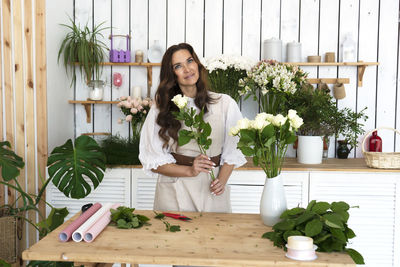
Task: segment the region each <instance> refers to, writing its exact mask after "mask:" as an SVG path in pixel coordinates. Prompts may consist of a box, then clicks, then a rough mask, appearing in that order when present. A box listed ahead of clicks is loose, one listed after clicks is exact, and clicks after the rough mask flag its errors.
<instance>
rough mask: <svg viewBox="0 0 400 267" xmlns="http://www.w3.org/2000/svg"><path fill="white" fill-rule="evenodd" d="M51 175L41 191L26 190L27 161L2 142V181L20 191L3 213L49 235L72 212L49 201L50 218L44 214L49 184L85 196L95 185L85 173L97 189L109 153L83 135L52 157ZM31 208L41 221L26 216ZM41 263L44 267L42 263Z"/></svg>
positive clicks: (58, 148) (75, 196)
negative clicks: (20, 178) (20, 179)
mask: <svg viewBox="0 0 400 267" xmlns="http://www.w3.org/2000/svg"><path fill="white" fill-rule="evenodd" d="M47 165H48V174H49V178H47V179H45V180H44V179H43V178H42V177H41V176H40V178H41V179H42V186H41V187H40V188H39V190H38V194H37V195H35V194H31V193H28V192H26V191H25V190H24V188H23V187H22V186H21V185H20V183H19V182H18V179H17V177H18V176H19V174H20V170H21V169H22V168H23V167H24V162H23V159H22V158H21V157H19V156H18V155H17V154H15V152H14V151H13V150H11V145H10V143H9V142H8V141H4V142H0V167H1V173H2V175H1V176H2V180H0V184H2V185H6V186H8V188H9V189H10V190H15V193H16V194H15V195H17V194H18V198H17V200H19V199H21V201H19V203H17V200H16V201H15V202H14V203H8V204H5V205H3V206H0V211H2V213H3V216H4V215H6V216H12V217H14V218H17V219H19V220H25V221H26V222H28V223H29V224H31V225H32V226H34V227H35V228H36V229H37V230H38V231H39V233H40V237H43V236H45V235H46V234H47V233H49V232H51V231H52V230H54V229H55V228H57V227H58V226H59V225H61V224H62V223H63V222H64V218H65V217H66V216H67V215H68V210H67V209H66V208H62V209H56V208H54V207H52V206H51V205H50V204H49V203H46V204H47V205H49V206H50V207H51V212H50V214H49V216H48V217H47V218H46V217H45V215H44V214H41V212H40V210H39V208H38V205H39V203H40V202H42V201H44V199H42V197H43V195H44V192H45V190H46V187H47V186H48V184H49V183H50V182H53V183H54V184H55V185H56V186H57V187H58V189H59V190H60V191H61V192H63V193H64V194H65V195H66V196H67V197H72V198H83V197H85V196H87V195H88V194H89V193H90V192H91V186H90V185H89V184H88V183H87V182H86V181H85V179H84V176H86V177H88V178H89V179H90V180H91V181H92V183H93V187H94V188H96V187H97V186H98V185H99V183H100V182H101V181H102V179H103V175H104V174H103V172H104V170H105V156H104V153H103V152H102V150H101V148H100V147H99V146H98V145H97V143H96V141H95V140H94V139H93V138H91V137H88V136H80V137H78V138H77V139H76V140H75V144H73V142H72V141H71V140H70V139H69V140H68V141H67V142H66V143H65V144H64V145H62V146H59V147H56V148H55V149H54V150H53V151H52V152H51V154H50V156H49V158H48V163H47ZM27 211H35V212H36V213H37V214H38V216H39V220H40V222H39V223H37V224H36V223H34V222H33V221H31V220H29V219H27V218H25V216H24V215H25V213H26V212H27ZM39 266H42V265H40V264H39Z"/></svg>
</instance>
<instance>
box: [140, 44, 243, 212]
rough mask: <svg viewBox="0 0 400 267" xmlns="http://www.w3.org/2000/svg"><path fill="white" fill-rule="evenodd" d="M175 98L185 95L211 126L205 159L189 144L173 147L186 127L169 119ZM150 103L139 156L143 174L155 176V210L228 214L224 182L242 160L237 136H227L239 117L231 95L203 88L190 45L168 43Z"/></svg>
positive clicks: (205, 84)
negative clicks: (168, 46) (202, 110)
mask: <svg viewBox="0 0 400 267" xmlns="http://www.w3.org/2000/svg"><path fill="white" fill-rule="evenodd" d="M177 94H182V95H185V96H186V97H188V99H189V101H188V107H189V108H190V107H193V108H195V109H196V110H197V111H198V112H199V111H200V110H201V109H202V108H204V111H205V115H204V120H205V121H206V122H208V123H210V125H211V128H212V132H211V136H210V138H211V139H212V144H211V146H210V148H209V150H208V151H207V155H203V154H201V153H200V151H199V148H198V146H197V143H196V141H194V140H191V141H190V142H189V143H188V144H186V145H184V146H178V145H177V140H178V132H179V130H180V129H183V128H185V127H186V126H185V125H184V124H183V123H181V122H180V121H178V120H177V119H175V117H174V116H173V115H172V111H179V109H178V107H176V106H175V104H174V103H173V102H172V101H171V99H172V98H173V97H174V96H175V95H177ZM155 103H156V105H153V106H152V107H151V109H150V111H149V114H148V115H147V118H146V121H145V123H144V125H143V128H142V132H141V135H140V153H139V159H140V161H141V162H142V164H143V169H144V171H145V172H146V174H148V175H150V176H156V177H158V181H157V187H156V194H155V198H154V209H155V210H169V211H200V212H201V211H205V212H230V211H231V205H230V192H229V188H228V186H227V182H228V179H229V176H230V175H231V173H232V170H233V168H234V167H239V166H241V165H243V164H244V163H245V162H246V160H245V158H244V156H243V154H242V153H241V152H240V150H238V149H237V148H236V144H237V142H238V139H237V137H232V136H229V135H228V133H229V129H230V128H231V127H232V126H234V125H236V122H237V121H238V120H239V119H241V118H242V115H241V113H240V110H239V108H238V106H237V103H236V102H235V101H234V100H233V99H232V98H231V97H230V96H228V95H225V94H217V93H213V92H210V91H209V90H208V82H207V71H206V69H205V68H204V66H203V65H202V64H201V63H200V61H199V59H198V57H197V55H196V53H195V52H194V51H193V48H192V46H190V45H189V44H186V43H181V44H178V45H173V46H171V47H170V48H168V49H167V51H166V52H165V54H164V56H163V59H162V62H161V71H160V85H159V86H158V89H157V92H156V95H155ZM211 170H213V172H214V174H215V177H216V179H215V180H214V181H212V179H211V177H210V174H209V173H210V171H211Z"/></svg>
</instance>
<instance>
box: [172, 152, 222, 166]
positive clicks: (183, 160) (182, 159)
mask: <svg viewBox="0 0 400 267" xmlns="http://www.w3.org/2000/svg"><path fill="white" fill-rule="evenodd" d="M171 154H172V156H173V157H174V158H175V160H176V164H179V165H185V166H192V165H193V161H194V159H195V157H189V156H185V155H181V154H176V153H171ZM211 161H212V162H214V163H215V167H218V166H219V163H220V161H221V154H219V155H218V156H214V157H211Z"/></svg>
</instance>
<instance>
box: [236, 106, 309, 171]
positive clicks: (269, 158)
mask: <svg viewBox="0 0 400 267" xmlns="http://www.w3.org/2000/svg"><path fill="white" fill-rule="evenodd" d="M302 124H303V119H302V118H300V117H299V116H298V115H297V112H296V111H295V110H292V109H291V110H289V112H288V115H287V116H283V115H281V114H278V115H276V116H274V115H272V114H268V113H260V114H257V116H256V118H255V119H254V120H249V119H247V118H244V119H241V120H239V121H238V122H237V124H236V126H234V127H232V128H231V129H230V133H229V134H230V135H231V136H239V138H240V140H239V142H238V144H237V147H238V148H239V149H240V150H241V151H242V153H243V154H244V155H245V156H248V157H253V163H254V165H255V166H260V167H261V168H262V169H263V170H264V172H265V174H266V175H267V177H268V178H273V177H276V176H278V175H279V174H280V173H281V169H282V163H283V160H284V157H285V154H286V151H287V148H288V145H289V144H292V143H294V142H295V141H296V135H295V132H296V131H297V129H298V128H299V127H300V126H301V125H302Z"/></svg>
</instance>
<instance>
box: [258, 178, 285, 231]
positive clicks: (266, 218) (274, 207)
mask: <svg viewBox="0 0 400 267" xmlns="http://www.w3.org/2000/svg"><path fill="white" fill-rule="evenodd" d="M286 209H287V204H286V194H285V189H284V187H283V178H282V175H281V174H279V175H278V176H276V177H274V178H266V179H265V184H264V190H263V192H262V195H261V202H260V215H261V219H262V221H263V223H264V224H265V225H268V226H273V225H274V224H276V223H277V222H279V221H280V218H279V217H280V216H281V214H282V212H284V211H285V210H286Z"/></svg>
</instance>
